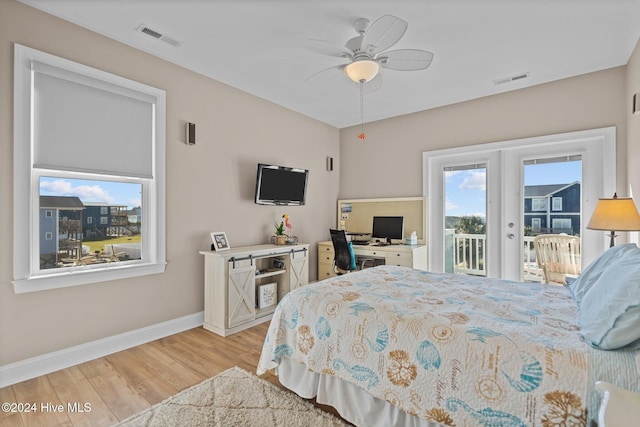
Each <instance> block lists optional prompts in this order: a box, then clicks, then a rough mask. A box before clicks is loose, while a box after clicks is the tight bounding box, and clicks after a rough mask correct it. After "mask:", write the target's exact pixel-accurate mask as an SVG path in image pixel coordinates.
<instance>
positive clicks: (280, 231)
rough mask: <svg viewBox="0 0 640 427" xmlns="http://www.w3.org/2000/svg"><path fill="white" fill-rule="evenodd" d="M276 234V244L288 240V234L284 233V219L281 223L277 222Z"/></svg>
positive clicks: (282, 243) (281, 243)
mask: <svg viewBox="0 0 640 427" xmlns="http://www.w3.org/2000/svg"><path fill="white" fill-rule="evenodd" d="M275 229H276V236H275V243H276V245H284V244H285V242H286V241H287V235H286V234H284V221H280V224H278V223H276V225H275Z"/></svg>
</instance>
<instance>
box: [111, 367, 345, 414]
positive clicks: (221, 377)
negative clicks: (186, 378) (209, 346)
mask: <svg viewBox="0 0 640 427" xmlns="http://www.w3.org/2000/svg"><path fill="white" fill-rule="evenodd" d="M348 425H349V424H347V423H345V422H344V421H342V420H341V419H339V418H338V417H336V416H334V415H333V414H329V413H327V412H324V411H322V410H321V409H319V408H317V407H315V406H314V405H313V404H312V403H310V402H307V401H306V400H304V399H302V398H300V397H299V396H297V395H296V394H294V393H292V392H290V391H287V390H283V389H281V388H279V387H277V386H276V385H274V384H272V383H270V382H268V381H266V380H263V379H262V378H259V377H257V376H255V375H253V374H251V373H249V372H247V371H245V370H244V369H242V368H239V367H237V366H236V367H233V368H231V369H228V370H226V371H224V372H222V373H221V374H218V375H216V376H215V377H213V378H209V379H207V380H205V381H203V382H201V383H200V384H197V385H195V386H193V387H190V388H188V389H186V390H183V391H181V392H180V393H178V394H176V395H175V396H172V397H170V398H169V399H167V400H165V401H164V402H161V403H158V404H157V405H154V406H152V407H151V408H149V409H147V410H145V411H142V412H140V413H138V414H135V415H133V416H131V417H129V418H127V419H126V420H124V421H122V422H121V423H119V424H117V426H118V427H134V426H135V427H138V426H145V427H146V426H149V427H152V426H153V427H160V426H167V427H168V426H171V427H175V426H189V427H191V426H223V427H228V426H277V427H289V426H313V427H321V426H348Z"/></svg>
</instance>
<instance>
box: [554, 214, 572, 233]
mask: <svg viewBox="0 0 640 427" xmlns="http://www.w3.org/2000/svg"><path fill="white" fill-rule="evenodd" d="M551 227H552V228H553V231H554V232H556V233H569V232H571V231H572V229H571V218H553V219H552V220H551Z"/></svg>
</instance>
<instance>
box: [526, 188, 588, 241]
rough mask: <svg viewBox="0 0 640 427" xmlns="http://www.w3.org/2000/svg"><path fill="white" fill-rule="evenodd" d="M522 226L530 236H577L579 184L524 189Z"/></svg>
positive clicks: (578, 231) (578, 226) (578, 230)
mask: <svg viewBox="0 0 640 427" xmlns="http://www.w3.org/2000/svg"><path fill="white" fill-rule="evenodd" d="M524 225H525V227H530V228H531V234H541V233H566V234H569V235H575V234H579V233H580V182H578V181H575V182H572V183H570V184H552V185H529V186H525V187H524Z"/></svg>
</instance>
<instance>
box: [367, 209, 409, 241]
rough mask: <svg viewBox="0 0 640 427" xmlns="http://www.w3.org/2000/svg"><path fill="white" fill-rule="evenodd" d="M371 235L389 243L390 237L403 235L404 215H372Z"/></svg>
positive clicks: (395, 237)
mask: <svg viewBox="0 0 640 427" xmlns="http://www.w3.org/2000/svg"><path fill="white" fill-rule="evenodd" d="M371 237H372V238H374V239H385V240H386V242H387V243H388V244H391V239H400V240H402V238H403V237H404V217H402V216H374V217H373V230H372V232H371Z"/></svg>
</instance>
